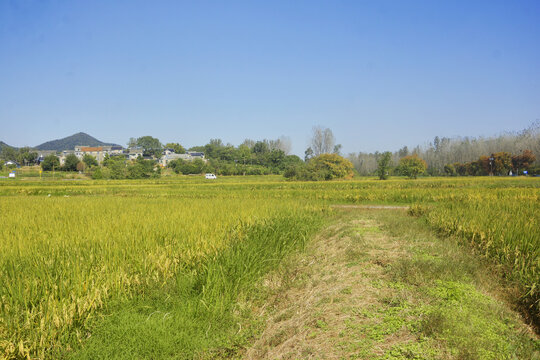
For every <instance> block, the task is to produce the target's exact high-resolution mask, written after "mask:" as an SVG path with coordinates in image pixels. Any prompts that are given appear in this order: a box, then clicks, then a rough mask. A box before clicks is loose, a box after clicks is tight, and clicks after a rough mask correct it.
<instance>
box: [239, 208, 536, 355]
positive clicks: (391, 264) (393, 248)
mask: <svg viewBox="0 0 540 360" xmlns="http://www.w3.org/2000/svg"><path fill="white" fill-rule="evenodd" d="M342 211H343V213H344V216H343V217H342V218H341V219H340V221H338V222H337V223H336V224H334V225H333V226H331V227H329V228H327V229H326V230H325V231H324V232H323V233H321V234H320V235H319V236H318V237H317V238H316V239H315V240H314V241H313V242H312V243H311V244H310V246H309V248H308V249H307V251H306V252H305V253H304V254H301V255H299V256H298V257H297V258H295V259H293V261H292V264H289V266H285V268H286V270H284V271H285V272H281V273H276V274H273V275H272V276H271V277H268V278H266V280H265V282H264V285H265V286H266V287H267V289H268V290H269V292H270V293H271V294H273V298H272V301H270V302H269V303H268V304H267V306H265V307H264V308H263V309H260V316H261V317H266V318H267V319H268V321H267V322H266V327H265V328H264V329H263V332H262V334H261V335H260V337H259V338H258V340H257V341H256V342H255V343H254V344H253V345H252V346H251V347H250V348H249V349H247V350H246V352H245V353H244V358H245V359H379V358H380V359H409V358H411V359H454V358H459V359H477V358H482V359H498V358H499V357H498V356H499V352H500V351H506V352H509V354H511V355H512V358H517V359H521V358H523V359H525V358H526V359H531V358H538V357H537V356H538V355H539V353H538V351H537V350H535V348H538V349H540V343H539V342H538V338H537V337H535V336H534V334H531V332H530V331H529V330H530V329H528V328H527V327H526V326H525V325H523V323H519V321H520V319H518V315H516V314H515V313H512V311H510V310H508V308H507V306H506V305H504V304H503V305H501V304H500V303H499V302H497V301H496V300H493V299H492V298H490V297H489V296H488V295H485V294H482V293H481V292H480V291H478V290H477V287H476V286H475V285H474V284H473V285H471V284H470V282H469V280H464V282H460V281H461V280H459V279H461V278H464V279H466V277H463V276H461V275H460V274H459V273H456V274H457V275H456V274H454V273H452V267H454V265H453V264H451V263H450V264H449V263H447V261H446V260H445V258H444V256H448V254H445V255H443V256H441V249H439V248H437V246H438V245H433V246H432V244H435V243H436V242H435V241H434V240H433V238H429V236H427V237H426V238H425V239H424V240H416V237H415V236H419V237H422V236H424V235H425V234H424V235H422V234H421V233H419V232H418V229H416V231H417V232H416V233H415V235H414V236H413V237H411V236H405V235H403V236H397V237H396V236H391V235H389V234H388V232H387V231H383V228H384V226H383V224H382V223H381V221H380V219H382V218H381V217H380V216H379V217H378V216H376V214H377V213H378V214H381V213H382V212H384V213H385V216H387V217H388V216H390V217H394V218H401V219H402V220H401V221H402V222H403V223H404V224H407V222H408V221H410V220H409V219H406V216H404V215H403V211H402V210H384V211H382V212H381V211H379V210H369V209H367V208H365V207H364V208H363V210H360V209H358V208H351V207H346V208H343V210H342ZM385 222H386V223H387V225H388V222H387V221H385ZM394 225H395V226H397V225H396V224H394ZM411 239H412V240H411ZM443 246H446V245H443ZM414 249H416V250H414ZM443 249H444V251H447V249H446V248H443ZM415 251H416V252H417V253H416V254H415ZM459 256H461V255H459ZM459 256H458V255H456V258H457V259H458V260H457V261H458V262H463V261H472V260H470V259H468V258H466V257H464V258H463V259H461V258H459ZM463 256H468V255H466V254H465V255H463ZM404 259H405V260H404ZM464 259H465V260H464ZM404 264H405V265H404ZM415 266H417V267H418V268H415V269H414V271H413V272H411V273H410V274H412V275H409V272H410V271H411V270H410V269H411V268H414V267H415ZM448 269H450V270H448ZM438 271H440V272H441V273H440V274H439V273H438ZM395 273H399V274H402V273H405V275H399V276H402V277H401V278H400V277H399V276H398V275H394V274H395ZM413 273H414V274H413ZM409 276H414V277H415V278H414V279H411V281H407V280H406V279H407V277H409ZM417 278H418V279H417ZM454 278H455V279H457V280H456V281H454ZM404 279H405V280H404ZM454 293H455V294H454ZM449 294H450V295H449ZM448 296H453V297H455V299H454V298H450V300H452V302H449V298H448ZM456 299H457V301H454V300H456ZM499 314H502V315H499ZM475 316H476V317H478V319H476V318H474V317H475ZM471 317H473V318H472V320H471ZM473 321H476V322H477V323H474V322H473ZM467 322H471V325H470V328H469V327H467V326H465V327H463V324H464V323H465V324H466V323H467ZM506 324H512V325H510V326H508V325H506ZM516 324H517V325H516ZM505 326H507V327H508V329H506V328H505ZM490 331H491V333H489V332H490ZM439 333H440V335H439ZM486 333H489V334H488V335H485V334H486ZM483 337H485V339H484V338H483ZM516 339H517V340H516ZM535 339H536V340H535ZM514 340H515V341H516V343H515V344H511V346H514V347H515V348H519V347H521V348H520V349H519V351H518V350H512V349H510V350H508V349H509V348H508V346H507V345H508V343H510V342H512V341H514ZM520 341H521V342H520ZM523 344H525V345H523ZM483 346H484V347H485V349H486V350H484V348H483ZM505 346H506V347H505ZM523 349H525V350H523ZM531 349H532V350H531ZM522 350H523V351H522ZM520 351H521V352H520ZM523 354H526V355H523Z"/></svg>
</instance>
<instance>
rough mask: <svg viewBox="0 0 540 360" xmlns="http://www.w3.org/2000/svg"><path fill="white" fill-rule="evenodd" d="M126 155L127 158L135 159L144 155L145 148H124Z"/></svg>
mask: <svg viewBox="0 0 540 360" xmlns="http://www.w3.org/2000/svg"><path fill="white" fill-rule="evenodd" d="M124 155H125V157H126V159H128V160H131V161H134V160H137V159H138V158H139V156H140V157H142V156H143V149H142V148H139V147H134V148H129V149H127V150H124Z"/></svg>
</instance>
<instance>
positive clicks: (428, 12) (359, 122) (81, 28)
mask: <svg viewBox="0 0 540 360" xmlns="http://www.w3.org/2000/svg"><path fill="white" fill-rule="evenodd" d="M539 19H540V1H538V0H534V1H493V0H489V1H469V0H467V1H431V0H429V1H380V0H376V1H324V2H323V1H289V0H286V1H191V2H187V1H159V0H157V1H147V0H145V1H133V0H129V1H74V0H66V1H63V0H56V1H47V0H35V1H32V0H13V1H10V0H2V1H0V140H3V141H5V142H7V143H8V144H10V145H14V146H23V145H37V144H40V143H42V142H44V141H48V140H51V139H57V138H61V137H64V136H68V135H71V134H73V133H76V132H79V131H84V132H87V133H89V134H90V135H92V136H94V137H97V138H98V139H100V140H102V141H107V142H116V143H120V144H122V145H125V144H126V142H127V140H128V139H129V138H130V137H138V136H143V135H152V136H154V137H157V138H159V139H160V140H161V141H162V142H163V143H165V142H172V141H174V142H180V143H181V144H183V145H185V146H193V145H201V144H205V143H207V142H208V140H209V139H210V138H221V139H222V140H223V141H224V142H225V143H227V142H230V143H233V144H235V145H237V144H239V143H240V142H242V140H243V139H245V138H252V139H263V138H277V137H279V136H280V135H286V136H289V137H290V138H291V139H292V142H293V152H295V153H297V154H303V151H304V150H305V148H306V147H307V144H308V141H309V137H310V133H311V128H312V126H314V125H322V126H325V127H329V128H331V129H332V130H333V132H334V134H335V136H336V138H337V142H339V143H341V144H343V150H344V152H345V153H348V152H357V151H375V150H381V151H383V150H396V149H398V148H399V147H401V146H403V145H408V146H413V145H416V144H423V143H425V142H427V141H429V140H431V139H432V138H433V137H434V136H435V135H439V136H454V135H470V136H479V135H492V134H497V133H500V132H502V131H505V130H520V129H523V128H525V127H527V126H528V125H529V124H531V123H532V122H533V121H534V120H536V119H539V118H540V20H539Z"/></svg>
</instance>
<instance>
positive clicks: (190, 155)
mask: <svg viewBox="0 0 540 360" xmlns="http://www.w3.org/2000/svg"><path fill="white" fill-rule="evenodd" d="M178 159H180V160H184V161H193V160H195V159H201V160H203V161H205V162H206V159H205V158H204V153H202V152H186V153H185V154H177V153H175V152H174V150H173V149H165V150H164V151H163V153H162V156H161V158H160V159H159V164H160V165H161V166H163V167H166V166H167V165H169V163H170V162H171V161H173V160H178Z"/></svg>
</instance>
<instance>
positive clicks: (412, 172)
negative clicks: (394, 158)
mask: <svg viewBox="0 0 540 360" xmlns="http://www.w3.org/2000/svg"><path fill="white" fill-rule="evenodd" d="M426 168H427V164H426V162H425V161H424V160H422V159H420V158H419V157H418V155H411V156H405V157H403V158H401V160H399V172H400V174H401V175H404V176H407V177H409V178H411V179H416V178H417V177H418V175H420V174H423V173H424V172H425V171H426Z"/></svg>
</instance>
